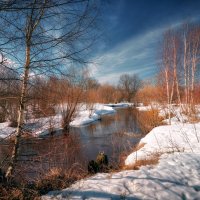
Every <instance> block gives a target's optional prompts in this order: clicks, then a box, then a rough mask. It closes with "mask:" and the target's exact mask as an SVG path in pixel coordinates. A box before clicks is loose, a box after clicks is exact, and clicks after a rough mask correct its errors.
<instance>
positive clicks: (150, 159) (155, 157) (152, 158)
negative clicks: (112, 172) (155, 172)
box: [124, 153, 161, 170]
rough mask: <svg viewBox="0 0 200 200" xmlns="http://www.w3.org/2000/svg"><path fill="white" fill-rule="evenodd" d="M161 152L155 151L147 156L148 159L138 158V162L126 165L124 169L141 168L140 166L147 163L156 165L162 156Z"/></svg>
mask: <svg viewBox="0 0 200 200" xmlns="http://www.w3.org/2000/svg"><path fill="white" fill-rule="evenodd" d="M160 156H161V154H159V153H154V154H153V155H152V156H150V157H148V158H146V159H139V160H136V162H135V163H134V165H132V166H126V167H124V169H129V170H132V169H134V170H139V169H140V167H142V166H146V165H156V164H158V162H159V158H160Z"/></svg>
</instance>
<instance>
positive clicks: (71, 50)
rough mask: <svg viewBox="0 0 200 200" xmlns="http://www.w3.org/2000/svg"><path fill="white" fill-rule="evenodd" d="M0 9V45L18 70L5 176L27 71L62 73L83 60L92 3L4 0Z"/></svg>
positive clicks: (88, 43) (24, 96) (20, 125)
mask: <svg viewBox="0 0 200 200" xmlns="http://www.w3.org/2000/svg"><path fill="white" fill-rule="evenodd" d="M3 3H4V2H2V6H1V8H2V9H1V11H0V24H1V27H4V29H1V31H0V38H1V43H0V47H1V49H2V52H4V54H5V55H6V57H8V58H10V59H11V60H12V61H13V62H14V63H15V65H16V66H17V67H16V68H15V70H16V71H17V72H18V73H21V78H22V80H21V95H20V108H19V112H18V113H19V114H18V120H17V129H16V138H15V144H14V148H13V152H12V156H11V162H10V164H9V167H8V170H7V173H6V176H7V177H10V176H11V175H12V174H13V170H14V166H15V163H16V160H17V155H18V150H19V141H20V138H21V135H22V132H23V123H24V111H25V106H26V103H27V100H28V99H27V94H28V85H29V81H30V76H31V74H35V75H39V74H40V75H41V74H43V75H50V74H55V73H62V74H65V73H66V70H65V68H64V66H67V65H69V64H71V63H73V62H79V63H85V60H84V59H82V57H81V55H82V53H83V52H84V51H86V50H87V49H88V48H89V47H90V46H91V38H93V39H94V37H93V36H95V33H92V30H93V29H94V22H95V19H96V16H97V10H96V2H94V1H88V0H81V1H80V0H74V1H71V0H61V1H55V0H43V1H40V0H31V1H21V0H16V1H5V4H3Z"/></svg>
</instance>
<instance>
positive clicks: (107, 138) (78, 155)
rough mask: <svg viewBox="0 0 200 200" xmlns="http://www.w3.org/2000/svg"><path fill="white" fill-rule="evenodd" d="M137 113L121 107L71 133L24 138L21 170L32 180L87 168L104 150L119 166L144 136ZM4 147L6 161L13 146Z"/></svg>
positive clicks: (22, 173) (19, 163) (0, 149)
mask: <svg viewBox="0 0 200 200" xmlns="http://www.w3.org/2000/svg"><path fill="white" fill-rule="evenodd" d="M136 115H137V114H136V113H135V112H134V109H132V108H121V109H117V112H116V113H115V114H111V115H105V116H103V117H102V119H101V120H99V121H96V122H95V123H93V124H90V125H88V126H83V127H77V128H71V130H70V134H68V135H67V134H65V133H63V132H62V131H60V132H59V133H58V134H55V135H53V136H46V137H43V138H28V139H23V140H22V141H21V149H20V157H19V160H18V171H17V173H18V175H20V176H21V175H22V176H23V178H24V179H27V178H28V179H30V177H32V178H33V177H34V178H35V177H37V176H39V175H43V174H45V173H46V172H47V171H48V170H50V169H52V168H59V169H61V170H63V171H65V170H69V169H70V170H71V169H72V168H77V167H80V168H85V169H86V168H87V163H88V161H89V160H95V158H96V156H97V154H98V153H99V152H100V151H104V153H105V154H107V155H108V159H109V162H110V163H112V164H116V165H117V164H119V162H120V160H121V155H122V153H124V152H126V153H127V152H131V149H132V148H133V147H134V145H135V144H137V143H138V142H139V140H140V139H141V137H142V136H141V131H140V128H139V124H138V122H137V120H136V118H137V116H136ZM0 147H1V148H0V158H1V160H2V159H3V158H5V156H6V155H7V154H9V152H11V149H12V146H10V145H1V146H0Z"/></svg>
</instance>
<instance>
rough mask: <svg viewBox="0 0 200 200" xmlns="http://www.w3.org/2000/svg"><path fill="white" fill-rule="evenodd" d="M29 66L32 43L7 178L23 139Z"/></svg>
mask: <svg viewBox="0 0 200 200" xmlns="http://www.w3.org/2000/svg"><path fill="white" fill-rule="evenodd" d="M29 67H30V45H27V47H26V63H25V66H24V77H23V82H22V92H21V98H20V109H19V113H18V120H17V129H16V137H15V142H14V147H13V151H12V155H11V161H10V164H9V166H8V169H7V171H6V178H9V177H11V176H12V175H13V172H14V168H15V165H16V162H17V157H18V154H19V142H20V139H21V135H22V126H23V122H24V109H25V102H26V93H27V84H28V75H29Z"/></svg>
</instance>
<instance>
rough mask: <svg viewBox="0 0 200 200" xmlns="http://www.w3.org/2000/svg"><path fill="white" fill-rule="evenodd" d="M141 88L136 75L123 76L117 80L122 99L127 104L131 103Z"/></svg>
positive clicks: (140, 82)
mask: <svg viewBox="0 0 200 200" xmlns="http://www.w3.org/2000/svg"><path fill="white" fill-rule="evenodd" d="M141 86H142V81H141V80H140V78H139V77H138V76H137V75H136V74H132V75H128V74H123V75H121V76H120V78H119V83H118V87H119V89H120V90H121V91H122V93H123V96H124V99H125V100H127V101H128V102H131V100H132V99H133V98H134V97H135V95H136V93H137V92H138V90H139V89H140V88H141Z"/></svg>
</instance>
